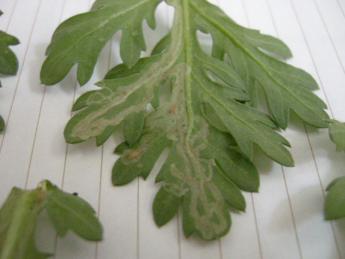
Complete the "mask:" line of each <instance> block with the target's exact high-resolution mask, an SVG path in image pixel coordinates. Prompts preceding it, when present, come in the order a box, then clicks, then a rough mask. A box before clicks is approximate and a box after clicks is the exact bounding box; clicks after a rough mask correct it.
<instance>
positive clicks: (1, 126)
mask: <svg viewBox="0 0 345 259" xmlns="http://www.w3.org/2000/svg"><path fill="white" fill-rule="evenodd" d="M4 129H5V121H4V119H3V118H2V117H1V116H0V132H2V131H3V130H4Z"/></svg>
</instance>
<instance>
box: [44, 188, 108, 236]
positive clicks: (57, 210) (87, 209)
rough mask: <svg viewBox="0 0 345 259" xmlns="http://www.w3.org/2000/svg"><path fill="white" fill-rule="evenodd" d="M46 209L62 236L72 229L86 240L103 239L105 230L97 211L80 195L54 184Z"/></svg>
mask: <svg viewBox="0 0 345 259" xmlns="http://www.w3.org/2000/svg"><path fill="white" fill-rule="evenodd" d="M46 209H47V212H48V215H49V218H50V219H51V221H52V223H53V225H54V227H55V229H56V231H57V233H58V234H59V235H60V236H64V235H66V233H67V232H68V231H69V230H71V231H73V232H74V233H76V234H77V235H78V236H80V237H82V238H84V239H86V240H92V241H99V240H102V232H103V230H102V226H101V224H100V222H99V221H98V219H97V217H96V215H95V211H94V210H93V208H92V207H91V206H90V204H88V203H87V202H86V201H85V200H83V199H81V198H79V197H78V196H76V195H73V194H69V193H65V192H63V191H60V190H59V189H58V188H56V187H54V186H52V187H50V190H49V193H48V196H47V202H46Z"/></svg>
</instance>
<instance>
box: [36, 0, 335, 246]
mask: <svg viewBox="0 0 345 259" xmlns="http://www.w3.org/2000/svg"><path fill="white" fill-rule="evenodd" d="M159 2H162V1H156V0H136V1H128V0H126V1H114V0H102V1H101V0H98V1H96V2H95V4H94V7H93V9H92V10H91V11H90V12H88V13H85V14H81V15H77V16H75V17H72V18H71V19H69V20H67V21H66V22H64V23H62V25H60V26H59V28H58V29H57V31H56V32H55V34H54V37H53V39H52V43H51V45H50V47H49V49H48V52H47V54H48V56H47V59H46V61H45V63H44V64H43V67H42V73H41V78H42V81H43V82H44V83H46V84H54V83H56V82H58V81H60V80H61V79H62V78H63V77H64V76H65V75H66V74H67V73H68V71H69V70H70V68H71V66H73V65H74V64H78V80H79V82H80V83H81V84H83V83H85V82H86V81H87V80H88V79H89V78H90V76H91V73H92V70H93V67H94V65H95V62H96V58H97V56H98V54H99V52H100V50H101V49H102V48H103V46H104V45H105V43H106V42H107V41H108V40H109V39H110V38H111V37H112V35H113V34H114V33H115V32H116V31H118V30H122V33H123V37H122V39H121V44H120V45H121V56H122V58H123V61H124V63H123V64H121V65H118V66H116V67H115V68H113V69H112V70H111V71H109V73H108V74H107V76H106V78H105V79H104V80H103V81H101V82H99V83H98V86H99V87H100V89H99V90H95V91H90V92H88V93H86V94H84V95H82V96H81V97H80V98H79V99H78V100H77V102H76V103H75V105H74V107H73V111H75V112H77V113H76V114H75V115H74V116H73V118H72V119H71V120H70V121H69V123H68V124H67V126H66V128H65V138H66V141H67V142H68V143H80V142H83V141H86V140H88V139H90V138H95V139H96V142H97V145H101V144H103V143H104V142H105V141H106V140H107V139H108V138H109V137H110V136H111V135H112V134H113V132H114V131H115V130H116V129H117V128H119V126H121V127H120V128H122V129H123V131H124V137H125V140H124V142H123V143H121V144H120V145H119V146H118V147H117V148H116V153H118V154H120V158H119V159H118V160H117V161H116V163H115V165H114V168H113V174H112V181H113V184H114V185H124V184H127V183H128V182H130V181H132V180H133V179H134V178H136V177H138V176H141V177H143V178H146V177H147V176H148V175H149V173H150V172H151V170H152V168H153V166H154V165H155V163H156V161H157V159H158V158H159V157H160V155H161V154H162V152H163V151H164V150H165V149H168V150H169V154H168V158H167V160H166V161H165V162H164V164H163V166H162V168H161V169H160V172H159V174H158V176H157V178H156V181H157V182H159V183H160V184H161V189H160V191H159V192H158V194H157V196H156V198H155V200H154V203H153V213H154V218H155V221H156V223H157V225H159V226H161V225H164V224H165V223H167V222H168V221H169V220H170V219H171V218H172V217H173V216H174V215H175V214H176V213H177V211H178V209H181V210H182V214H183V229H184V233H185V235H186V236H190V235H192V234H196V235H198V236H199V237H200V238H202V239H205V240H212V239H216V238H219V237H221V236H223V235H225V234H226V233H227V232H228V230H229V228H230V224H231V220H230V215H229V209H231V210H234V211H244V210H245V200H244V197H243V195H242V193H241V190H242V191H248V192H256V191H257V190H258V188H259V176H258V172H257V170H256V168H255V166H254V165H253V163H252V162H251V161H252V158H253V154H254V150H255V148H257V149H259V150H261V151H262V152H263V153H265V154H266V155H267V156H268V157H270V158H271V159H272V160H274V161H276V162H278V163H280V164H282V165H285V166H293V159H292V157H291V155H290V152H289V150H288V147H289V143H288V141H287V140H286V139H285V138H283V137H282V136H281V135H280V134H279V129H280V128H281V129H285V128H286V127H287V125H288V121H289V117H290V113H291V112H293V113H295V114H297V115H298V116H299V117H300V118H301V119H302V120H303V121H304V122H306V123H308V124H309V125H311V126H314V127H317V128H324V127H328V119H329V118H328V115H327V113H326V112H325V109H326V105H325V104H324V102H323V101H322V100H321V99H319V98H318V97H317V96H316V95H315V94H313V92H312V91H313V90H315V89H317V88H318V86H317V83H316V82H315V80H314V79H313V78H312V77H311V76H310V75H309V74H308V73H306V72H304V71H303V70H300V69H298V68H295V67H293V66H291V65H288V64H286V63H284V62H283V59H286V58H289V57H291V53H290V50H289V49H288V47H287V46H286V45H285V44H284V43H283V42H281V41H280V40H278V39H276V38H273V37H271V36H268V35H264V34H261V33H260V32H259V31H256V30H250V29H246V28H244V27H241V26H240V25H238V24H236V23H235V22H234V21H233V20H231V19H230V18H229V17H227V16H226V15H225V14H224V12H223V11H222V10H221V9H219V8H218V7H216V6H214V5H212V4H210V3H208V2H207V1H205V0H184V1H183V0H169V1H166V2H167V3H168V4H169V5H171V6H173V7H174V9H175V16H174V22H173V25H172V28H171V30H170V32H169V33H168V34H167V35H166V36H165V37H164V38H163V39H162V40H161V41H160V42H159V43H158V44H157V46H156V47H155V49H154V50H153V52H152V54H151V55H150V56H149V57H145V58H139V57H140V51H141V50H144V45H145V44H144V42H143V37H142V34H143V33H142V29H141V26H142V22H143V20H144V19H146V21H147V22H148V23H149V24H151V25H152V26H151V27H154V26H153V25H154V23H155V22H154V18H153V17H154V16H153V13H154V11H155V8H156V7H157V5H158V4H159ZM147 14H150V16H148V17H147V16H144V15H147ZM119 17H121V18H119ZM122 21H126V25H127V26H126V27H123V24H122ZM90 28H92V30H90ZM198 31H202V32H204V33H208V34H210V35H211V37H212V40H213V44H212V54H208V53H206V52H204V50H203V49H202V47H201V46H200V42H199V40H198V38H197V32H198ZM138 37H139V38H138ZM66 46H73V47H70V48H75V49H74V50H72V49H69V48H67V47H66ZM76 49H78V51H76ZM122 50H123V51H122ZM69 51H71V52H69ZM72 52H73V54H71V53H72ZM85 53H89V54H88V55H85ZM258 92H260V93H262V95H264V96H265V100H264V101H262V98H259V95H258V94H257V93H258ZM264 106H267V107H268V109H267V110H264V109H261V108H260V107H264Z"/></svg>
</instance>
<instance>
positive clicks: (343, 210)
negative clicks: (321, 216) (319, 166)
mask: <svg viewBox="0 0 345 259" xmlns="http://www.w3.org/2000/svg"><path fill="white" fill-rule="evenodd" d="M325 216H326V219H327V220H333V219H340V218H344V217H345V177H342V178H338V179H336V180H334V182H333V183H331V184H330V186H329V187H328V193H327V197H326V203H325Z"/></svg>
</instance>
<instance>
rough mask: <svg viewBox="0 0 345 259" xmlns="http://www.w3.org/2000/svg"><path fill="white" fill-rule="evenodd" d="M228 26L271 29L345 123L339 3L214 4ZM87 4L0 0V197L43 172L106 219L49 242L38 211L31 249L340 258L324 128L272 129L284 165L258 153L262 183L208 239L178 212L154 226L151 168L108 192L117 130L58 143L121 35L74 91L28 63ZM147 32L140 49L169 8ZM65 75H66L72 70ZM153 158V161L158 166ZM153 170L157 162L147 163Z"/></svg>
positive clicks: (198, 258)
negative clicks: (84, 236)
mask: <svg viewBox="0 0 345 259" xmlns="http://www.w3.org/2000/svg"><path fill="white" fill-rule="evenodd" d="M211 2H213V3H215V4H217V5H218V6H220V7H221V8H222V9H223V10H224V11H225V12H226V13H227V14H229V15H230V16H231V17H232V18H233V19H235V20H236V21H237V22H238V23H240V24H242V25H244V26H249V27H251V28H256V29H259V30H261V31H262V32H264V33H267V34H270V35H273V36H278V37H279V38H281V39H282V40H284V41H285V42H286V43H287V44H288V45H289V47H290V48H291V50H292V52H293V54H294V58H292V59H291V60H289V63H291V64H293V65H296V66H298V67H301V68H303V69H305V70H307V71H308V72H310V73H311V74H312V75H313V76H314V77H315V78H316V79H317V81H318V82H319V85H320V90H319V91H317V94H318V95H319V96H320V97H321V98H322V99H323V100H324V101H325V102H326V103H327V104H328V106H329V113H330V115H331V116H332V117H333V118H337V119H339V120H343V121H344V120H345V104H344V99H345V47H344V46H345V1H344V0H327V1H324V0H303V1H300V0H213V1H211ZM91 4H92V0H73V1H68V0H30V1H27V0H0V10H2V11H3V12H4V15H3V16H1V17H0V29H1V30H5V31H7V32H9V33H11V34H13V35H15V36H17V37H18V38H19V39H20V41H21V44H20V45H18V46H16V47H15V48H14V51H15V52H16V54H17V56H18V59H19V64H20V67H19V71H18V76H17V77H8V78H5V79H2V84H3V86H4V87H3V88H1V89H0V100H1V101H0V113H1V114H2V116H3V118H5V120H6V121H7V129H6V132H5V133H4V134H2V135H0V168H1V169H0V176H1V182H0V186H1V188H0V202H1V203H2V202H3V201H4V199H5V198H6V195H7V193H8V192H9V190H10V189H11V187H12V186H14V185H16V186H19V187H22V188H31V187H34V186H35V185H36V184H37V183H38V182H39V181H41V180H42V179H49V180H51V181H53V182H54V183H56V184H58V185H59V186H61V187H62V188H63V189H64V190H66V191H71V192H72V191H73V192H78V193H79V194H80V195H81V196H82V197H84V198H86V199H87V200H88V201H89V202H90V203H91V204H92V206H93V207H94V208H96V211H97V213H98V215H99V217H100V219H101V221H102V223H103V225H104V226H105V236H104V238H105V239H104V241H103V242H101V243H98V244H95V243H88V242H86V241H82V240H80V239H78V238H77V237H75V236H74V235H73V234H68V235H67V237H65V238H63V239H60V238H57V237H56V235H55V233H54V231H53V230H52V229H51V227H50V225H49V222H48V219H47V217H46V215H42V223H41V224H40V226H39V229H38V232H39V235H38V236H39V244H40V247H41V249H43V250H45V251H49V252H54V253H55V258H57V259H58V258H61V259H62V258H63V259H69V258H73V259H78V258H83V259H89V258H90V259H113V258H118V259H156V258H157V259H158V258H167V259H210V258H212V259H218V258H219V259H276V258H279V259H281V258H286V259H295V258H296V259H300V258H301V259H302V258H305V259H342V258H343V259H344V258H345V246H344V244H345V221H339V222H331V223H330V222H325V221H324V220H323V212H322V210H323V202H324V199H325V188H326V187H327V185H328V184H329V183H330V181H331V180H332V179H334V178H336V177H339V176H343V175H345V169H344V168H345V159H344V154H341V153H337V152H335V147H334V145H332V144H331V143H330V141H329V138H328V133H327V131H326V130H321V131H319V132H315V130H313V129H311V128H309V127H308V126H306V125H304V124H303V123H301V122H299V121H297V120H296V119H295V118H292V122H293V125H292V126H291V127H290V128H289V129H288V130H286V131H285V132H284V133H283V135H284V136H285V137H287V138H288V139H289V141H290V143H291V144H292V149H291V152H292V154H293V156H294V158H295V162H296V167H294V168H284V167H281V166H280V165H277V164H270V163H268V161H267V159H265V158H264V157H258V158H257V163H258V166H259V169H260V172H261V189H260V193H258V194H245V197H246V201H247V211H246V213H244V214H241V215H233V216H232V221H233V226H232V229H231V232H230V234H228V235H227V236H225V237H224V238H222V239H221V240H218V241H214V242H201V241H198V240H195V239H186V238H185V237H184V236H183V232H182V229H181V216H180V215H178V216H177V217H175V218H174V219H173V220H172V221H171V222H170V223H169V224H167V225H166V226H164V227H162V228H157V227H156V226H155V224H154V222H153V217H152V212H151V205H152V201H153V198H154V195H155V193H156V191H157V190H158V186H157V185H155V184H154V176H155V174H156V172H157V170H154V171H153V172H152V174H151V175H150V176H149V177H148V179H147V180H146V181H143V180H135V181H133V182H132V183H130V184H129V185H127V186H124V187H113V186H112V185H111V182H110V177H111V176H110V174H111V168H112V166H113V164H114V161H115V160H116V156H115V155H114V154H113V149H114V147H115V143H116V142H117V141H118V140H117V139H116V137H114V138H112V139H110V140H109V141H108V142H107V143H106V144H105V145H104V146H103V147H100V148H96V147H95V145H94V142H93V141H89V142H87V143H83V144H80V145H73V146H72V145H67V144H66V143H65V141H64V138H63V135H62V132H63V128H64V125H65V124H66V122H67V121H68V119H69V118H70V116H71V112H70V111H71V107H72V104H73V102H74V100H75V99H76V98H77V97H78V96H80V95H81V94H82V93H84V92H85V91H88V90H90V89H94V88H95V86H94V83H95V82H97V81H98V80H100V79H101V78H102V77H103V76H104V74H105V73H106V71H107V70H108V69H109V68H110V67H112V66H114V65H116V64H118V63H119V62H120V57H119V46H118V40H119V38H120V36H121V35H120V33H118V34H116V35H115V36H114V40H113V41H112V42H111V43H109V44H108V45H107V46H106V47H105V48H104V50H103V52H102V54H101V57H100V58H99V62H98V65H97V68H96V70H95V73H94V75H93V77H92V79H91V80H90V82H89V83H88V84H87V85H85V86H84V87H82V88H80V87H79V86H78V85H77V82H76V78H75V73H71V74H70V75H68V77H67V78H66V79H65V80H64V81H62V82H61V83H59V85H58V86H53V87H47V88H44V87H42V85H41V84H40V81H39V70H40V66H41V64H42V61H43V59H44V52H45V48H46V47H47V44H48V43H49V41H50V38H51V36H52V33H53V32H54V29H55V28H56V26H57V25H58V24H59V23H60V22H61V21H63V20H65V19H67V18H68V17H71V16H72V15H74V14H77V13H81V12H84V11H86V10H88V9H89V8H90V6H91ZM156 16H157V19H158V20H159V22H158V24H159V26H158V28H157V29H156V31H155V32H152V31H151V30H150V29H149V28H148V27H147V26H146V25H144V28H145V33H146V39H147V42H148V52H147V53H149V51H150V49H151V48H152V46H153V45H154V44H155V43H156V42H157V40H158V39H159V38H160V37H161V36H162V35H164V33H165V32H166V31H167V28H169V26H170V25H171V21H172V16H173V10H172V9H171V8H169V7H168V6H166V5H165V4H162V5H161V6H160V7H159V8H158V11H157V14H156ZM74 72H75V71H74ZM160 162H161V161H160ZM156 168H159V162H158V163H157V165H156Z"/></svg>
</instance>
